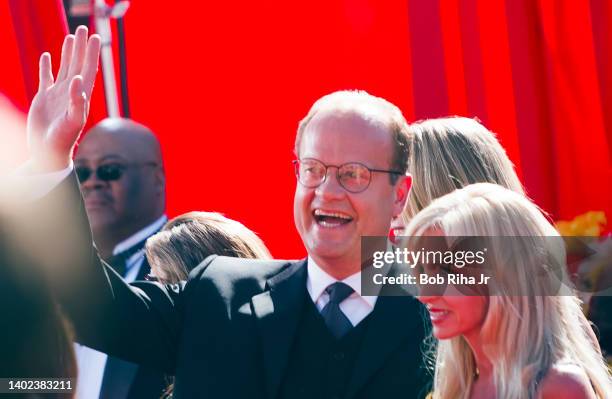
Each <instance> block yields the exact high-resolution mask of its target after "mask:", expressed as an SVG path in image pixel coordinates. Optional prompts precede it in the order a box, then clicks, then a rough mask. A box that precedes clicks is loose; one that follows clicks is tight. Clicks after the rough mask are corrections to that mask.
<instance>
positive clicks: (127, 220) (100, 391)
mask: <svg viewBox="0 0 612 399" xmlns="http://www.w3.org/2000/svg"><path fill="white" fill-rule="evenodd" d="M74 163H75V170H76V174H77V176H78V179H79V182H80V186H81V192H82V193H83V200H84V203H85V209H86V210H87V216H88V219H89V224H90V226H91V229H92V233H93V240H94V242H95V244H96V248H97V249H98V253H99V254H100V256H101V257H102V258H103V259H105V260H106V262H108V263H109V264H110V265H111V266H112V267H113V269H114V270H115V271H116V272H117V273H118V274H119V275H120V276H122V277H123V278H124V279H125V281H127V282H132V281H134V280H144V279H145V276H147V275H148V274H149V273H150V272H151V269H150V267H149V264H148V262H147V260H146V258H145V256H144V244H145V241H146V239H147V238H149V237H150V236H152V235H153V234H155V233H156V232H158V231H159V230H160V229H161V227H162V226H163V225H164V223H165V222H166V221H167V220H168V218H167V217H166V215H165V214H164V209H165V175H164V169H163V164H162V156H161V150H160V146H159V142H158V140H157V138H156V137H155V135H154V134H153V132H151V131H150V130H149V129H148V128H147V127H146V126H144V125H142V124H140V123H137V122H135V121H132V120H129V119H122V118H107V119H105V120H103V121H101V122H99V123H98V124H96V125H95V126H94V127H92V128H91V129H90V130H89V132H87V135H86V136H85V138H84V139H83V140H82V141H81V143H80V145H79V149H78V152H77V154H76V157H75V160H74ZM75 349H76V355H77V360H78V365H79V381H78V391H77V396H76V397H77V399H89V398H100V399H106V398H112V399H115V398H116V399H147V398H155V397H159V396H161V394H162V393H163V391H164V388H165V386H166V383H165V377H164V375H163V373H161V372H160V371H157V370H151V369H148V368H146V367H138V365H137V364H134V363H130V362H126V361H125V360H121V359H118V358H115V357H112V356H111V357H107V355H106V354H104V353H101V352H98V351H96V350H93V349H91V348H88V347H86V346H82V345H77V346H76V348H75Z"/></svg>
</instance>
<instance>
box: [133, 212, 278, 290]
mask: <svg viewBox="0 0 612 399" xmlns="http://www.w3.org/2000/svg"><path fill="white" fill-rule="evenodd" d="M145 248H146V255H147V259H148V261H149V264H150V265H151V270H152V271H153V272H154V274H155V275H156V277H157V278H158V279H159V280H160V281H161V282H164V283H167V284H174V283H177V282H179V281H182V280H186V279H187V275H188V274H189V271H191V269H193V268H194V267H196V266H197V265H198V264H199V263H200V262H202V261H203V260H204V259H206V257H208V256H210V255H213V254H216V255H223V256H233V257H236V258H259V259H271V258H272V257H271V255H270V252H269V251H268V249H267V248H266V246H265V244H264V243H263V241H261V239H260V238H259V237H257V235H256V234H255V233H254V232H252V231H251V230H249V229H248V228H247V227H245V226H244V225H243V224H242V223H240V222H237V221H235V220H232V219H228V218H226V217H225V216H223V215H221V214H220V213H217V212H189V213H185V214H183V215H180V216H177V217H175V218H174V219H172V220H170V221H169V222H168V223H166V225H165V226H164V227H163V229H162V231H160V232H159V233H157V234H155V235H154V236H153V237H151V238H149V239H148V240H147V243H146V246H145Z"/></svg>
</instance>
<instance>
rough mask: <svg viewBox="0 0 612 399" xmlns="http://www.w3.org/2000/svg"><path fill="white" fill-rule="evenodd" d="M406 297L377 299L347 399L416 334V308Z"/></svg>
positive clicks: (417, 320)
mask: <svg viewBox="0 0 612 399" xmlns="http://www.w3.org/2000/svg"><path fill="white" fill-rule="evenodd" d="M414 301H415V299H414V298H413V297H409V296H398V297H387V296H380V297H378V300H377V301H376V305H375V307H374V310H373V311H372V313H371V314H370V316H369V317H371V319H370V321H369V325H368V326H367V329H366V332H365V336H364V338H363V342H362V343H361V346H360V350H359V354H358V355H357V359H356V362H355V367H354V369H353V375H352V377H351V380H350V382H349V385H348V387H347V395H346V398H347V399H349V398H352V397H354V396H355V395H356V394H357V393H358V392H359V390H360V389H361V388H362V387H363V386H364V385H365V384H366V383H367V382H368V380H369V379H370V377H372V375H373V374H374V373H375V372H376V371H377V370H378V369H379V368H380V367H382V366H383V364H384V363H385V361H386V360H387V358H388V357H389V355H390V354H391V353H392V352H393V350H394V349H396V348H397V347H398V346H399V345H400V344H401V343H402V341H404V340H405V339H407V338H408V337H409V336H410V335H411V333H412V332H413V331H415V327H416V323H418V322H420V320H421V319H420V317H416V315H415V314H413V313H416V312H417V309H418V307H417V306H416V304H415V303H414Z"/></svg>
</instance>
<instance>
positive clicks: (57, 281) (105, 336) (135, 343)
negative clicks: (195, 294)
mask: <svg viewBox="0 0 612 399" xmlns="http://www.w3.org/2000/svg"><path fill="white" fill-rule="evenodd" d="M20 213H21V214H22V215H25V216H24V218H23V222H20V225H21V226H23V228H22V229H21V230H22V231H21V233H20V234H24V235H25V237H24V238H25V240H27V242H29V243H32V245H33V250H34V251H35V252H36V253H37V254H39V256H38V261H37V262H38V264H39V265H40V267H41V272H43V273H44V274H45V275H46V276H47V277H48V280H49V281H50V283H51V284H52V286H53V287H54V291H55V293H56V295H57V297H58V300H59V301H60V303H61V305H62V308H63V310H64V312H65V313H66V315H67V316H68V317H69V319H70V321H71V322H72V324H73V327H74V330H75V333H76V339H77V341H79V342H80V343H82V344H84V345H87V346H89V347H92V348H94V349H97V350H100V351H102V352H106V353H108V354H110V355H113V356H117V357H120V358H124V359H125V360H129V361H132V362H135V363H139V364H143V365H147V366H149V367H155V368H158V369H160V370H164V371H166V372H169V373H172V372H173V371H174V369H175V357H176V356H175V354H176V345H177V341H178V337H179V336H180V334H181V325H182V317H183V316H182V315H183V306H184V305H183V304H184V301H185V299H186V298H187V297H189V295H190V291H191V288H190V285H189V284H186V285H185V284H180V285H173V286H162V285H160V284H157V283H138V284H137V286H131V285H129V284H127V283H126V282H125V281H123V279H122V278H121V277H120V276H119V275H118V274H116V273H115V272H114V271H113V270H112V269H111V268H110V267H109V266H108V265H106V264H105V263H104V262H103V261H102V260H101V259H100V257H99V255H98V253H97V251H96V249H95V247H94V245H93V239H92V235H91V229H90V227H89V222H88V219H87V214H86V212H85V208H84V204H83V200H82V197H81V193H80V191H79V187H78V183H77V180H76V176H75V175H74V173H73V174H71V175H70V176H69V177H68V178H67V179H65V180H64V181H63V182H62V183H61V184H60V185H59V186H58V187H56V188H55V189H54V190H53V191H51V192H50V193H49V194H48V195H46V196H45V197H44V198H42V199H41V200H39V201H37V202H36V203H35V204H34V206H28V207H27V209H26V211H25V212H20Z"/></svg>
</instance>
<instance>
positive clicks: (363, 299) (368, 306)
mask: <svg viewBox="0 0 612 399" xmlns="http://www.w3.org/2000/svg"><path fill="white" fill-rule="evenodd" d="M338 281H340V282H343V283H344V284H346V285H348V286H349V287H351V288H352V289H353V291H354V292H353V293H352V294H351V295H349V297H348V298H346V299H345V300H344V301H342V302H341V303H340V305H339V306H340V310H342V313H344V314H345V316H346V317H347V318H348V319H349V321H350V322H351V324H352V325H353V327H355V326H356V325H357V324H359V323H360V322H361V321H362V320H363V319H365V318H366V316H367V315H369V314H370V313H371V312H372V310H374V305H375V304H376V300H377V299H378V297H377V296H361V294H360V293H361V272H357V273H355V274H352V275H350V276H348V277H347V278H345V279H344V280H338V279H336V278H334V277H332V276H330V275H329V274H327V273H326V272H325V271H324V270H323V269H321V268H320V267H319V265H317V264H316V262H315V261H314V260H313V259H312V258H311V257H310V256H309V257H308V277H307V279H306V288H307V289H308V293H309V294H310V298H312V302H313V303H314V304H315V305H316V306H317V309H319V312H320V311H321V310H323V308H324V307H325V305H327V303H328V302H329V294H328V293H327V292H325V289H326V288H327V287H329V286H330V285H331V284H333V283H336V282H338Z"/></svg>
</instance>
